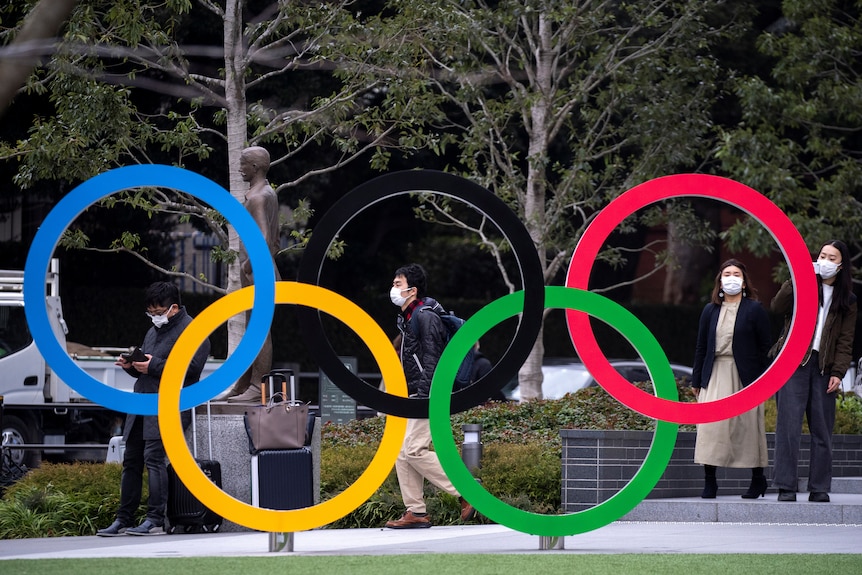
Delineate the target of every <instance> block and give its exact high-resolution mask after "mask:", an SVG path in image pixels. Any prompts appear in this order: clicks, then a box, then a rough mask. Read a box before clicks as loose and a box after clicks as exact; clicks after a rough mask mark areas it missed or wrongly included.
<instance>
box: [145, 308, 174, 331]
mask: <svg viewBox="0 0 862 575" xmlns="http://www.w3.org/2000/svg"><path fill="white" fill-rule="evenodd" d="M173 307H174V306H173V305H172V306H171V307H169V308H168V309H167V310H166V311H165V313H163V314H162V315H153V314H151V313H148V314H147V315H148V316H150V320H151V321H152V322H153V325H154V326H156V327H162V326H163V325H167V323H168V321H170V318H169V317H168V314H169V313H171V308H173Z"/></svg>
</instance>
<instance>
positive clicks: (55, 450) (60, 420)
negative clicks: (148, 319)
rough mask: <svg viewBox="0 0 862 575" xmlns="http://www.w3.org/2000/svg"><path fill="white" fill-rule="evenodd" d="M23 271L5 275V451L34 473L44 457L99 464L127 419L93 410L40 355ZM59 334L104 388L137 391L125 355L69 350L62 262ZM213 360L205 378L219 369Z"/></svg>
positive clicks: (52, 277)
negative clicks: (121, 359) (120, 359)
mask: <svg viewBox="0 0 862 575" xmlns="http://www.w3.org/2000/svg"><path fill="white" fill-rule="evenodd" d="M23 283H24V272H23V271H20V270H0V397H2V400H0V401H2V407H0V414H2V416H0V418H2V419H0V427H2V443H3V445H4V446H7V447H9V446H13V445H20V446H21V447H20V448H18V449H14V448H12V449H9V450H8V454H9V456H10V457H11V458H12V461H13V462H15V463H16V464H23V465H26V466H27V467H34V466H36V465H38V464H39V462H40V461H41V459H42V456H43V454H44V455H54V454H57V455H61V456H63V457H65V458H73V459H75V458H93V457H94V456H93V454H94V453H101V455H102V458H104V454H105V453H106V449H107V447H108V443H109V441H110V438H111V437H112V436H114V435H118V434H119V433H121V431H122V425H123V418H124V414H122V413H118V412H116V411H112V410H110V409H106V408H104V407H102V406H100V405H97V404H95V403H93V402H92V401H90V400H88V399H87V398H86V397H83V396H82V395H80V394H79V393H78V392H77V391H75V390H74V389H72V388H71V387H69V386H68V385H66V384H65V383H63V381H61V380H60V379H59V378H58V377H57V376H56V374H54V373H53V371H52V370H51V367H50V366H49V365H47V363H46V362H45V359H44V358H43V357H42V355H41V354H40V353H39V350H38V349H37V347H36V344H35V342H34V341H33V337H32V336H31V334H30V330H29V328H28V327H27V320H26V318H25V316H24V295H23ZM46 288H47V294H46V298H45V304H46V306H47V308H48V317H49V318H50V321H51V324H52V327H53V328H54V329H53V331H54V333H55V335H56V337H58V338H61V341H60V343H61V345H65V346H66V348H67V350H68V351H69V352H70V356H71V357H72V358H73V359H74V360H75V361H76V363H77V364H78V365H80V366H81V368H83V369H84V371H86V372H87V373H89V374H90V375H92V376H93V377H94V378H95V379H97V380H99V381H101V382H102V383H103V384H104V385H107V386H110V387H115V388H118V389H123V390H127V391H132V388H133V386H134V383H135V380H134V378H132V377H131V376H130V375H129V374H127V373H126V372H125V371H123V370H122V369H121V368H120V367H118V366H116V365H114V361H115V359H116V357H117V356H118V355H119V353H120V352H121V351H128V350H127V349H125V348H122V349H118V348H88V347H85V346H81V345H77V344H72V343H67V342H66V341H65V339H66V338H65V336H66V333H67V329H66V322H65V320H64V319H63V310H62V306H61V303H60V292H59V288H60V285H59V273H58V263H57V261H56V260H53V261H52V262H51V269H50V271H49V272H48V275H47V278H46ZM220 363H221V362H220V361H212V360H211V361H208V362H207V365H206V367H205V368H204V373H203V375H204V376H205V375H206V374H207V373H209V372H211V371H213V370H214V369H216V368H217V367H218V365H219V364H220Z"/></svg>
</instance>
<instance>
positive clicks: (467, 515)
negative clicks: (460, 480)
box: [458, 497, 476, 521]
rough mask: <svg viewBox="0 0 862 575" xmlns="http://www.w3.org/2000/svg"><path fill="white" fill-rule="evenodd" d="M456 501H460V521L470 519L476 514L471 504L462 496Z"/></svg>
mask: <svg viewBox="0 0 862 575" xmlns="http://www.w3.org/2000/svg"><path fill="white" fill-rule="evenodd" d="M458 501H459V502H460V503H461V521H470V520H471V519H473V517H474V516H475V515H476V510H475V509H473V506H472V505H470V504H469V503H467V500H466V499H464V498H463V497H459V498H458Z"/></svg>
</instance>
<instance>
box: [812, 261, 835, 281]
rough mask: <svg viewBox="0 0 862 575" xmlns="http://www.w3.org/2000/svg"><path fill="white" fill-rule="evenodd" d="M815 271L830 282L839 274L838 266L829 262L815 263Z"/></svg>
mask: <svg viewBox="0 0 862 575" xmlns="http://www.w3.org/2000/svg"><path fill="white" fill-rule="evenodd" d="M814 271H815V272H817V273H818V274H820V277H821V278H823V279H825V280H828V279H829V278H834V277H835V275H836V274H837V273H838V264H836V263H835V262H830V261H829V260H817V261H816V262H814Z"/></svg>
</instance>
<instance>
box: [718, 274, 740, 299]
mask: <svg viewBox="0 0 862 575" xmlns="http://www.w3.org/2000/svg"><path fill="white" fill-rule="evenodd" d="M721 289H722V291H724V293H726V294H727V295H736V294H738V293H739V292H741V291H742V278H740V277H736V276H723V277H722V278H721Z"/></svg>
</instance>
